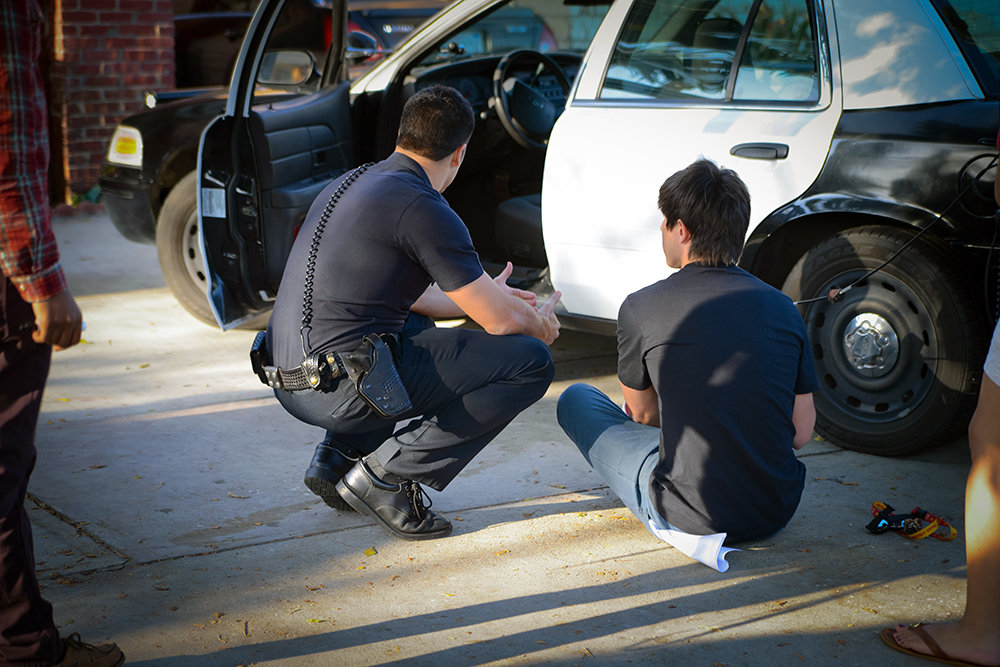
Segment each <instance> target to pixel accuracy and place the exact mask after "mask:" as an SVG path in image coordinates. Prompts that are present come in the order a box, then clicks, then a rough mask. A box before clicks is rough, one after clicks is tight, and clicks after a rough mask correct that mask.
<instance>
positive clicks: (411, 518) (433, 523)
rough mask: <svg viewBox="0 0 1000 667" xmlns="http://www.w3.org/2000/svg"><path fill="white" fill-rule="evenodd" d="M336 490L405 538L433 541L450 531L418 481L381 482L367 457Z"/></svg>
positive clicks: (343, 479) (389, 529)
mask: <svg viewBox="0 0 1000 667" xmlns="http://www.w3.org/2000/svg"><path fill="white" fill-rule="evenodd" d="M337 491H338V492H339V493H340V496H341V497H342V498H343V499H344V500H346V501H347V502H348V503H349V504H350V505H351V506H353V507H354V509H356V510H357V511H359V512H361V513H362V514H364V515H366V516H369V517H371V518H372V519H375V521H376V523H378V524H379V525H380V526H382V527H383V528H385V529H386V530H387V531H389V533H391V534H392V535H395V536H396V537H401V538H403V539H404V540H430V539H434V538H435V537H444V536H446V535H448V534H450V533H451V524H450V523H448V520H447V519H445V518H444V517H442V516H441V515H439V514H437V513H435V512H432V511H431V510H430V509H429V507H430V498H428V497H427V494H426V493H425V492H424V490H423V489H422V488H420V485H419V484H417V483H416V482H413V481H410V480H408V479H404V480H402V481H399V482H396V483H389V482H385V481H382V480H381V479H379V478H378V477H377V476H376V475H375V473H374V472H372V469H371V467H369V466H368V464H366V463H365V460H364V459H361V460H360V461H358V462H357V464H355V466H354V467H353V468H351V469H350V471H349V472H348V473H347V474H346V475H344V477H343V478H342V479H341V480H340V481H339V482H337ZM425 498H426V499H427V505H426V506H425V505H424V499H425Z"/></svg>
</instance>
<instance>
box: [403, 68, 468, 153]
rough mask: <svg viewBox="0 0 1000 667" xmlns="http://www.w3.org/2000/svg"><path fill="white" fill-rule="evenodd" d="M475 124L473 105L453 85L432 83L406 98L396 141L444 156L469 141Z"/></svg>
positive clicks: (407, 146)
mask: <svg viewBox="0 0 1000 667" xmlns="http://www.w3.org/2000/svg"><path fill="white" fill-rule="evenodd" d="M475 126H476V117H475V113H474V112H473V111H472V105H471V104H469V101H468V100H467V99H465V98H464V97H462V94H461V93H459V92H458V91H457V90H455V89H454V88H449V87H448V86H440V85H438V86H430V87H429V88H424V89H423V90H421V91H419V92H417V93H416V94H415V95H413V96H412V97H410V99H408V100H406V104H404V105H403V115H402V117H401V118H400V120H399V138H398V139H397V140H396V145H397V146H399V147H400V148H403V149H406V150H408V151H413V152H414V153H418V154H420V155H422V156H424V157H426V158H430V159H431V160H443V159H444V158H446V157H448V156H449V155H451V154H452V153H454V152H455V151H456V150H457V149H458V147H459V146H461V145H462V144H465V143H468V142H469V137H471V136H472V130H473V129H474V128H475Z"/></svg>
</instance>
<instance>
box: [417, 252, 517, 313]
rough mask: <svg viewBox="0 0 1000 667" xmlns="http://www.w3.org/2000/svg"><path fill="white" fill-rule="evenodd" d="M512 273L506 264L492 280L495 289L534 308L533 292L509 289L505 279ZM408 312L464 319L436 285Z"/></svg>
mask: <svg viewBox="0 0 1000 667" xmlns="http://www.w3.org/2000/svg"><path fill="white" fill-rule="evenodd" d="M513 271H514V265H513V264H511V263H510V262H507V266H505V267H504V269H503V271H501V272H500V274H499V275H498V276H497V277H496V278H494V279H493V282H495V283H496V284H497V287H499V288H500V289H501V291H503V292H506V293H507V294H510V295H511V296H516V297H517V298H519V299H522V300H524V301H526V302H527V303H528V305H530V306H532V307H534V306H535V305H536V299H535V293H534V292H529V291H527V290H523V289H517V288H516V287H511V286H510V285H508V284H507V279H508V278H510V274H511V273H512V272H513ZM410 310H412V311H413V312H415V313H420V314H421V315H426V316H427V317H433V318H435V319H448V318H454V317H465V313H464V312H463V311H462V309H461V308H459V307H458V305H457V304H456V303H455V302H454V301H452V300H451V299H450V298H449V297H448V295H447V294H445V292H444V290H442V289H441V288H440V287H438V286H437V283H432V284H431V285H429V286H428V287H427V289H426V290H424V293H423V294H421V295H420V298H419V299H417V300H416V301H414V302H413V305H412V306H410Z"/></svg>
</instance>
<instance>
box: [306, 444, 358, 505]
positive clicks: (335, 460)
mask: <svg viewBox="0 0 1000 667" xmlns="http://www.w3.org/2000/svg"><path fill="white" fill-rule="evenodd" d="M357 460H358V454H357V453H356V452H355V451H354V450H353V449H351V448H349V447H342V446H340V447H336V446H333V445H331V444H330V443H329V442H328V441H323V442H321V443H319V444H318V445H316V452H315V453H314V454H313V458H312V462H311V463H310V464H309V469H308V470H306V477H305V483H306V487H308V489H309V490H310V491H312V492H313V493H315V494H316V495H317V496H319V497H320V498H322V499H323V502H324V503H326V504H327V506H329V507H332V508H333V509H335V510H340V511H342V512H351V511H353V510H354V508H353V507H351V506H350V505H348V504H347V503H346V502H344V499H343V498H341V497H340V494H339V493H337V482H339V481H340V478H341V477H343V476H344V475H345V474H347V471H348V470H350V469H351V467H352V466H353V465H354V462H355V461H357Z"/></svg>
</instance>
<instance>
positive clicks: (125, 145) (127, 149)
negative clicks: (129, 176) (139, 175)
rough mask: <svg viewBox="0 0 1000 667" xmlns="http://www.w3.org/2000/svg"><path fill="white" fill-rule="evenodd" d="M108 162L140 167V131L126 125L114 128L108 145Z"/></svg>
mask: <svg viewBox="0 0 1000 667" xmlns="http://www.w3.org/2000/svg"><path fill="white" fill-rule="evenodd" d="M108 162H114V163H116V164H124V165H128V166H130V167H142V133H140V132H139V130H137V129H135V128H134V127H129V126H128V125H119V126H118V127H117V128H115V133H114V134H113V135H112V136H111V144H110V145H109V146H108Z"/></svg>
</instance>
